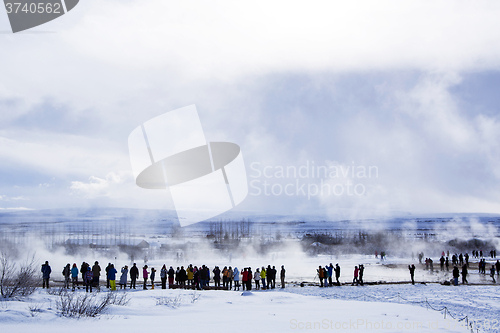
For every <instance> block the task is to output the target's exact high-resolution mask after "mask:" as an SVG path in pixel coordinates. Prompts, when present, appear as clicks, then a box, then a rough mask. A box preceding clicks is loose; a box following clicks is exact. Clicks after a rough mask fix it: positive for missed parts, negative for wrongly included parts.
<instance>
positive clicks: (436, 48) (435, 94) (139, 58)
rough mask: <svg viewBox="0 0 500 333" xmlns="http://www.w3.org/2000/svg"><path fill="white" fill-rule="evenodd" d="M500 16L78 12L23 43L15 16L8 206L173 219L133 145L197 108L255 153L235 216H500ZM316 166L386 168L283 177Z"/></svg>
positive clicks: (497, 12)
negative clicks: (308, 190) (307, 190)
mask: <svg viewBox="0 0 500 333" xmlns="http://www.w3.org/2000/svg"><path fill="white" fill-rule="evenodd" d="M498 17H500V3H498V2H497V1H484V2H480V3H478V2H463V1H424V2H422V1H415V2H411V1H357V2H355V3H354V2H347V1H338V2H337V1H331V0H328V1H290V0H287V1H279V0H275V1H251V2H242V1H167V0H143V1H132V0H106V1H102V0H82V1H80V4H79V5H78V6H77V7H75V9H73V10H72V11H71V12H69V13H68V14H66V15H64V16H62V17H61V18H59V19H57V20H54V21H53V22H50V23H48V24H45V25H43V26H39V27H36V28H34V29H32V30H29V31H26V32H23V33H18V34H12V33H11V32H10V26H9V21H8V18H7V14H6V12H5V11H4V10H3V9H1V10H0V210H6V209H10V210H12V209H21V208H26V209H44V208H68V207H96V206H104V207H133V208H160V209H162V208H165V209H173V204H172V200H171V198H170V196H169V193H168V192H167V191H163V192H162V191H152V190H144V189H141V188H138V187H136V186H135V183H134V177H133V175H132V171H131V166H130V160H129V156H128V147H127V139H128V135H129V134H130V132H131V131H132V130H133V129H134V128H136V127H137V126H138V125H140V124H141V123H143V122H144V121H146V120H149V119H151V118H152V117H155V116H157V115H160V114H162V113H164V112H167V111H170V110H174V109H176V108H180V107H183V106H187V105H191V104H196V106H197V109H198V113H199V116H200V119H201V121H202V125H203V128H204V131H205V135H206V137H207V139H208V140H210V141H230V142H235V143H237V144H239V145H240V147H241V149H242V152H243V157H244V159H245V163H246V167H247V173H248V176H249V183H250V182H252V181H253V183H251V184H253V186H251V187H250V194H249V196H248V197H247V199H246V200H245V201H244V202H243V203H242V204H241V205H240V206H238V207H237V209H238V210H242V211H255V212H269V213H286V214H291V215H293V214H313V213H314V214H328V215H331V216H334V215H335V214H337V213H338V212H339V211H345V210H348V211H350V212H365V213H366V214H368V215H370V214H379V213H381V214H387V213H391V212H395V211H398V212H412V213H416V214H418V213H424V212H425V213H428V212H487V213H500V118H499V105H500V104H499V102H500V72H499V69H500V20H498ZM304 165H316V166H324V167H326V168H329V170H332V168H336V169H337V170H339V168H341V169H342V170H344V171H346V170H352V168H353V167H354V168H355V170H356V171H359V170H360V168H363V167H366V168H368V167H370V166H372V167H376V170H377V173H376V176H374V175H372V177H357V174H354V176H353V174H352V173H349V172H348V173H346V175H345V176H343V175H340V177H319V178H318V177H316V178H314V177H309V178H300V179H299V178H297V177H291V175H289V177H284V178H283V177H280V176H279V175H276V173H275V172H276V171H277V170H279V168H286V167H289V168H297V169H298V168H300V167H301V166H304ZM265 167H268V169H266V170H267V171H268V173H267V174H268V175H269V176H271V177H265V176H264V175H262V174H261V175H260V176H259V171H260V172H262V171H263V169H264V168H265ZM347 168H350V169H347ZM257 170H259V171H257ZM269 172H270V173H269ZM264 181H267V182H268V183H269V184H270V186H272V185H275V188H274V189H275V193H278V192H279V186H281V188H283V187H284V186H286V185H287V184H292V185H291V186H292V187H290V189H293V190H296V188H295V187H297V186H299V187H300V185H301V184H305V185H306V186H311V184H313V185H314V186H315V185H322V184H327V185H328V186H331V187H333V186H335V185H338V186H339V187H337V189H340V188H342V186H346V187H347V186H348V185H347V184H349V183H350V184H352V185H353V186H354V185H356V184H360V185H362V186H361V187H358V189H359V190H360V191H361V189H363V191H362V194H360V195H357V194H355V195H348V194H347V193H346V192H344V193H343V194H342V195H327V194H325V193H323V195H321V194H317V195H311V196H308V195H305V196H304V195H302V194H301V193H298V194H297V192H295V195H285V194H279V195H275V194H273V193H270V195H265V194H264V191H263V190H264V187H263V186H264V185H263V182H264ZM297 184H299V185H297ZM314 186H313V187H312V189H313V190H314ZM257 189H260V190H262V192H261V193H260V195H257V194H258V190H257ZM313 192H314V191H313ZM312 194H314V193H312Z"/></svg>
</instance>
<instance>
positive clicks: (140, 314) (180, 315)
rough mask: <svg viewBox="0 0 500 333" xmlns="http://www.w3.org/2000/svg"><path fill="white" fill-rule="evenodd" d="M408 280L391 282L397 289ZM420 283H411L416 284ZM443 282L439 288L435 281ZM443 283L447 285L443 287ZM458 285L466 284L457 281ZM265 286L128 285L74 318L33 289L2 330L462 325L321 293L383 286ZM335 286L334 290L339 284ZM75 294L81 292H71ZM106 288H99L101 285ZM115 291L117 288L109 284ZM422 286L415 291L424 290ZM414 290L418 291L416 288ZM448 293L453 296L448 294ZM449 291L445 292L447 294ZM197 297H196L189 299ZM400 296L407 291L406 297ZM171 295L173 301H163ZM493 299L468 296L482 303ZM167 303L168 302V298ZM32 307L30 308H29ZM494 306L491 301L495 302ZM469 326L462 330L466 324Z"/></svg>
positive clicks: (0, 319) (9, 312)
mask: <svg viewBox="0 0 500 333" xmlns="http://www.w3.org/2000/svg"><path fill="white" fill-rule="evenodd" d="M411 288H412V287H409V286H406V287H401V288H398V289H397V290H398V291H399V292H402V293H403V292H405V290H409V289H411ZM425 288H427V287H424V286H418V287H416V286H414V287H413V289H415V290H418V291H422V290H424V289H425ZM441 288H443V287H441ZM448 289H449V288H448ZM464 289H466V288H464ZM285 290H286V291H283V290H272V291H253V292H250V293H248V292H246V293H243V292H237V291H202V292H200V291H197V292H194V291H187V290H168V289H167V290H161V289H155V290H140V291H139V290H136V291H133V292H128V295H129V298H130V302H129V304H128V305H126V306H111V308H110V309H109V311H108V312H107V313H106V314H105V315H102V316H100V317H98V318H97V319H94V318H92V319H83V320H76V319H72V318H65V317H62V316H60V315H59V313H58V309H57V306H56V300H57V298H58V297H59V296H57V295H49V294H47V293H46V291H44V290H38V291H37V292H36V293H35V294H34V295H33V296H32V297H30V299H29V300H26V301H24V302H20V301H9V302H2V305H1V308H0V327H1V328H2V332H15V331H17V332H40V333H44V332H51V333H52V332H63V331H70V332H89V331H102V332H110V331H117V332H137V331H149V332H154V331H167V332H183V331H186V330H187V331H192V330H195V331H196V330H199V331H202V332H219V331H231V332H235V331H236V332H238V331H239V332H283V331H297V330H298V331H316V330H318V331H323V330H330V331H333V330H337V331H366V332H373V331H376V332H379V331H388V332H405V331H413V332H436V331H438V332H439V331H441V332H467V330H466V329H465V328H463V327H460V323H459V322H457V321H455V320H452V319H450V317H449V316H448V317H447V319H444V316H443V314H441V313H439V312H436V311H432V310H428V309H426V308H425V307H422V306H418V305H411V304H400V303H391V302H377V301H367V302H363V301H360V300H341V299H334V298H329V297H322V296H333V295H342V294H345V295H356V294H358V293H360V292H366V293H372V294H374V295H375V294H376V295H378V296H383V295H387V296H389V295H394V293H395V290H392V289H391V288H382V287H381V288H378V287H377V288H372V287H359V288H357V287H340V288H329V289H320V288H312V287H309V288H300V287H296V288H286V289H285ZM340 290H341V292H340V293H339V291H340ZM76 292H77V293H83V291H76ZM106 292H107V291H106ZM117 292H118V293H121V292H122V291H117ZM434 292H436V289H434V288H433V287H429V288H427V289H426V290H425V292H424V293H423V294H424V295H430V294H432V293H434ZM417 293H418V292H417ZM455 296H456V295H455ZM455 296H454V295H448V296H447V299H452V298H454V297H455ZM197 297H199V298H198V299H197V300H195V299H196V298H197ZM408 297H413V295H412V296H408ZM176 299H177V300H179V301H180V303H179V304H178V306H175V307H174V306H172V305H170V306H169V305H165V304H166V303H168V302H169V301H171V302H173V301H174V300H176ZM493 301H496V302H498V299H490V300H489V301H487V302H486V301H484V299H483V298H481V299H479V300H478V302H475V303H474V306H477V305H478V304H481V306H486V305H487V304H490V303H491V302H493ZM173 303H175V302H173ZM33 306H35V307H38V308H39V311H36V312H32V311H30V309H29V307H33ZM496 311H497V313H498V308H496ZM469 331H470V330H469Z"/></svg>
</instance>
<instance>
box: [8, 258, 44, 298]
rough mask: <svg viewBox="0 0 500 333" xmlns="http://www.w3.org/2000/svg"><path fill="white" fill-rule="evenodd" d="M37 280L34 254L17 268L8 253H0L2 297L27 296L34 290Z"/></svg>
mask: <svg viewBox="0 0 500 333" xmlns="http://www.w3.org/2000/svg"><path fill="white" fill-rule="evenodd" d="M39 280H40V279H39V274H38V270H37V269H36V260H35V256H34V255H33V256H32V257H31V258H30V257H28V260H26V261H25V262H24V263H22V264H21V265H20V267H19V269H18V268H17V265H16V264H15V263H13V262H12V260H11V258H10V256H9V255H8V254H6V253H5V252H3V253H2V254H0V295H1V296H2V297H3V298H16V297H25V296H29V295H31V294H33V293H34V292H35V290H36V287H37V286H38V282H39Z"/></svg>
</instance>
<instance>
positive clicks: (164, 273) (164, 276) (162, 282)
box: [160, 264, 168, 289]
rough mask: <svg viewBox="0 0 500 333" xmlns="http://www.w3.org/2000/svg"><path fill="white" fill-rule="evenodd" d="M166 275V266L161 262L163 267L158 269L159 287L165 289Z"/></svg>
mask: <svg viewBox="0 0 500 333" xmlns="http://www.w3.org/2000/svg"><path fill="white" fill-rule="evenodd" d="M167 275H168V272H167V266H165V264H163V267H162V268H161V270H160V279H161V289H167Z"/></svg>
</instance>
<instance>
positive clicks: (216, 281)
mask: <svg viewBox="0 0 500 333" xmlns="http://www.w3.org/2000/svg"><path fill="white" fill-rule="evenodd" d="M212 273H214V284H215V287H217V288H220V268H219V266H215V268H214V270H213V271H212Z"/></svg>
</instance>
